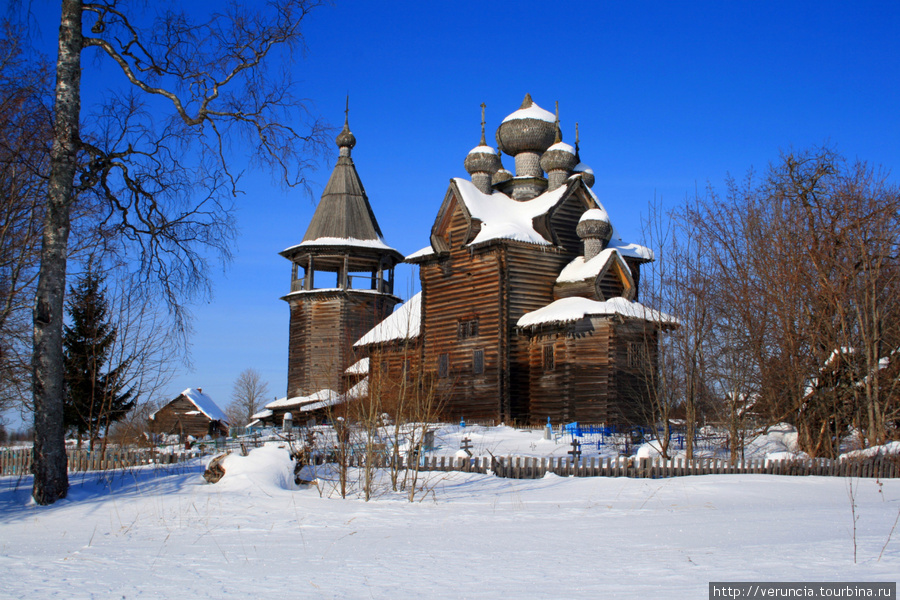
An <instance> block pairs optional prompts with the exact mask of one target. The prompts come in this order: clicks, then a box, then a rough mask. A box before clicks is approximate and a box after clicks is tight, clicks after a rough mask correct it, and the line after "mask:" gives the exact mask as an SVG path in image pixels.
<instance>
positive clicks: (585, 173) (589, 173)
mask: <svg viewBox="0 0 900 600" xmlns="http://www.w3.org/2000/svg"><path fill="white" fill-rule="evenodd" d="M572 172H573V173H576V174H579V175H581V179H582V180H583V181H584V184H585V185H586V186H588V187H594V180H595V178H594V170H593V169H592V168H590V167H589V166H587V165H586V164H584V163H583V162H580V163H578V164H577V165H575V166H574V167H573V168H572Z"/></svg>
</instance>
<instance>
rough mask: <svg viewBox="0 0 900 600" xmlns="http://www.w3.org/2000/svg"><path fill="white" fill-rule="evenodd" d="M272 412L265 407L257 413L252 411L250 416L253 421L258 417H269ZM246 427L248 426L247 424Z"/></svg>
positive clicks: (258, 418)
mask: <svg viewBox="0 0 900 600" xmlns="http://www.w3.org/2000/svg"><path fill="white" fill-rule="evenodd" d="M273 414H274V413H273V412H272V411H271V410H269V409H266V410H261V411H259V412H258V413H254V414H253V415H252V416H251V417H250V418H251V419H253V420H254V421H258V420H260V419H267V418H269V417H271V416H272V415H273ZM247 427H249V425H248V426H247Z"/></svg>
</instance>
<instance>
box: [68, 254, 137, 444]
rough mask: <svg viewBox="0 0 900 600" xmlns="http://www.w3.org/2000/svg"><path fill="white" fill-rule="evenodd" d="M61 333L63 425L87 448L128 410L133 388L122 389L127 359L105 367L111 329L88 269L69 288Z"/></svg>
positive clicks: (99, 284) (98, 280)
mask: <svg viewBox="0 0 900 600" xmlns="http://www.w3.org/2000/svg"><path fill="white" fill-rule="evenodd" d="M67 313H68V315H69V319H70V321H71V324H70V325H67V326H66V327H65V329H64V338H63V349H64V353H65V387H66V396H65V405H64V424H65V427H66V428H67V429H73V430H74V431H75V432H76V433H77V435H78V440H79V443H80V441H81V439H82V437H84V436H85V435H87V437H88V439H89V440H90V445H91V449H93V447H94V443H95V442H96V441H97V439H99V437H100V434H101V433H106V432H108V430H109V426H110V425H111V424H112V423H114V422H116V421H118V420H120V419H122V418H123V417H124V416H125V415H126V414H127V413H128V411H129V410H131V409H132V408H133V407H134V404H135V400H136V398H132V394H133V390H131V389H129V390H123V389H122V388H123V387H124V386H123V384H122V381H121V380H122V374H123V373H124V371H125V369H126V368H127V366H128V363H127V361H126V362H123V363H122V364H119V365H117V366H115V367H111V366H110V364H109V363H110V360H111V358H112V357H111V353H112V350H113V345H114V343H115V340H116V327H115V326H114V325H113V324H112V323H111V322H110V320H109V316H108V313H109V302H108V301H107V300H106V296H105V292H104V289H103V277H102V276H101V275H100V274H98V273H97V272H96V271H94V269H93V267H92V266H91V265H88V269H87V272H86V273H85V274H84V275H83V276H82V277H81V278H80V279H79V280H78V281H77V283H76V285H74V286H72V287H70V288H69V301H68V306H67Z"/></svg>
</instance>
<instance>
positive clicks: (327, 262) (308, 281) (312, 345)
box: [281, 109, 403, 399]
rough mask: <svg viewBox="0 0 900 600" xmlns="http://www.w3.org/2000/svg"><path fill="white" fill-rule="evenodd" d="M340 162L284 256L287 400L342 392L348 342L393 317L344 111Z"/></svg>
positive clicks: (389, 265)
mask: <svg viewBox="0 0 900 600" xmlns="http://www.w3.org/2000/svg"><path fill="white" fill-rule="evenodd" d="M336 143H337V146H338V149H339V152H338V160H337V164H336V165H335V167H334V171H333V172H332V173H331V178H330V179H329V180H328V184H327V185H326V186H325V190H324V192H323V193H322V198H321V200H320V201H319V204H318V206H317V207H316V210H315V213H314V214H313V217H312V220H311V221H310V224H309V227H308V228H307V230H306V234H305V235H304V236H303V240H302V241H301V242H300V243H299V244H297V245H296V246H291V247H290V248H287V249H285V250H283V251H282V252H281V255H282V256H284V257H285V258H287V259H288V260H289V261H291V265H292V271H291V289H290V293H288V294H287V295H286V296H284V297H283V298H282V299H283V300H285V301H286V302H287V303H288V304H289V305H290V337H289V342H288V389H287V399H290V398H292V397H307V396H310V395H311V394H313V393H315V392H319V391H321V390H332V391H334V392H337V393H339V394H340V393H343V392H346V391H347V390H346V389H345V388H346V387H347V385H348V384H347V380H346V379H345V377H344V371H345V370H346V369H347V368H348V367H350V366H351V365H353V364H354V363H356V362H357V360H358V356H357V353H356V352H355V351H354V349H353V342H355V341H356V340H358V339H359V338H360V337H362V336H363V334H365V333H366V332H367V331H369V330H370V329H372V328H373V327H374V326H375V325H376V324H377V323H379V322H380V321H381V320H382V319H384V318H385V317H386V316H387V315H389V314H391V312H392V311H393V310H394V306H396V305H397V304H398V303H399V302H400V298H398V297H397V296H395V295H394V267H395V266H396V265H397V263H398V262H400V261H402V260H403V255H402V254H400V253H399V252H398V251H397V250H395V249H394V248H391V247H390V246H388V245H387V244H386V243H385V242H384V239H383V237H382V233H381V229H380V227H379V226H378V221H377V220H376V218H375V213H374V212H373V211H372V206H371V205H370V204H369V199H368V197H367V196H366V191H365V188H364V187H363V184H362V181H361V180H360V178H359V174H358V173H357V171H356V166H355V165H354V163H353V159H352V158H351V151H352V150H353V147H354V146H355V145H356V137H355V136H354V135H353V133H352V132H351V131H350V126H349V109H348V110H347V111H346V112H345V119H344V128H343V130H342V131H341V132H340V133H339V134H338V136H337V139H336Z"/></svg>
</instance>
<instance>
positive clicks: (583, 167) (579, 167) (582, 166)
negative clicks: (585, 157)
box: [572, 162, 594, 175]
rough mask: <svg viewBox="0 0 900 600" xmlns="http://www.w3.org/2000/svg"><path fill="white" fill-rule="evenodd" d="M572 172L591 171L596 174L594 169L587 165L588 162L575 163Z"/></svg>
mask: <svg viewBox="0 0 900 600" xmlns="http://www.w3.org/2000/svg"><path fill="white" fill-rule="evenodd" d="M572 172H573V173H590V174H591V175H593V174H594V170H593V169H592V168H590V167H589V166H587V165H586V164H584V163H583V162H580V163H578V164H577V165H575V168H574V169H572Z"/></svg>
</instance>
